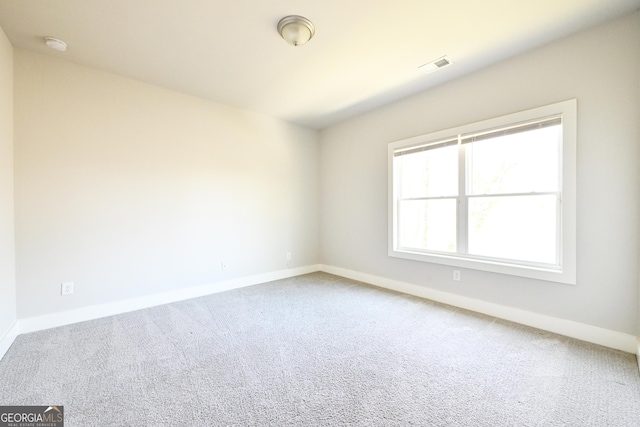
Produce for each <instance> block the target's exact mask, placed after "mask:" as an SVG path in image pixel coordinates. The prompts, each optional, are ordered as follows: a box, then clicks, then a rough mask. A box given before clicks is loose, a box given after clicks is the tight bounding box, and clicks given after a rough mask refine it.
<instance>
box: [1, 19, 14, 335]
mask: <svg viewBox="0 0 640 427" xmlns="http://www.w3.org/2000/svg"><path fill="white" fill-rule="evenodd" d="M15 277H16V276H15V241H14V223H13V47H11V43H9V40H7V37H6V36H5V34H4V32H3V31H2V29H0V340H1V339H2V337H4V336H5V334H6V333H7V332H8V331H9V330H10V329H11V327H12V326H13V325H14V324H15V322H16V281H15Z"/></svg>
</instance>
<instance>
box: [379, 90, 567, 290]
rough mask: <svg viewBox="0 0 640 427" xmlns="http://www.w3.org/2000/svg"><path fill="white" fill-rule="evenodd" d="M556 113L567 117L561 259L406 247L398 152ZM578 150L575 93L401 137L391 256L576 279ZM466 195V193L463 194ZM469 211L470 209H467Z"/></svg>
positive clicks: (392, 195)
mask: <svg viewBox="0 0 640 427" xmlns="http://www.w3.org/2000/svg"><path fill="white" fill-rule="evenodd" d="M552 116H560V117H561V118H562V141H561V144H562V147H561V155H560V161H561V174H560V201H561V202H560V207H559V210H560V212H559V224H558V226H559V230H558V232H559V236H560V237H559V248H558V249H559V260H560V262H559V265H558V266H538V265H527V264H526V263H518V262H517V261H514V262H511V261H508V260H504V261H502V260H486V259H478V258H474V257H472V256H469V255H463V254H458V253H451V254H446V253H431V252H429V253H425V252H417V251H411V250H407V249H403V248H400V247H399V246H398V241H397V230H398V215H397V214H398V209H397V206H398V203H397V200H398V196H399V191H398V189H397V188H396V187H397V181H398V180H397V179H396V175H395V174H396V173H397V171H394V153H396V152H397V151H399V150H406V149H409V148H411V147H417V146H424V145H427V144H429V143H431V142H437V141H443V140H446V139H450V138H452V137H457V136H459V135H467V134H472V133H476V132H481V131H484V130H491V129H498V128H501V127H505V126H509V125H513V124H518V123H523V122H528V121H532V120H536V119H543V118H547V117H552ZM576 151H577V101H576V100H575V99H571V100H567V101H562V102H558V103H555V104H551V105H546V106H543V107H538V108H533V109H530V110H526V111H521V112H518V113H513V114H508V115H506V116H501V117H496V118H493V119H489V120H483V121H480V122H476V123H471V124H468V125H464V126H458V127H455V128H451V129H446V130H442V131H438V132H433V133H429V134H426V135H420V136H416V137H413V138H408V139H403V140H400V141H395V142H392V143H390V144H389V146H388V156H387V159H388V209H389V211H388V253H389V256H391V257H397V258H404V259H410V260H415V261H424V262H430V263H436V264H443V265H448V266H452V267H459V268H468V269H473V270H482V271H490V272H494V273H501V274H508V275H513V276H520V277H528V278H532V279H539V280H546V281H552V282H558V283H565V284H571V285H575V284H576ZM458 200H460V195H459V199H458ZM462 215H466V211H465V212H463V213H462Z"/></svg>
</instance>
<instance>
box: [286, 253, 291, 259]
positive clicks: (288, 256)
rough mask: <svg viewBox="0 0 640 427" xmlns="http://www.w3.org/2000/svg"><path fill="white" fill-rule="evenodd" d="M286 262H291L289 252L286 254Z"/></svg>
mask: <svg viewBox="0 0 640 427" xmlns="http://www.w3.org/2000/svg"><path fill="white" fill-rule="evenodd" d="M287 261H291V252H287Z"/></svg>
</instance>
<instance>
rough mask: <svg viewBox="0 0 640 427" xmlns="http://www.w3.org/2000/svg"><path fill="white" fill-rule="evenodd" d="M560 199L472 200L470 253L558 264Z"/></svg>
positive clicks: (493, 198)
mask: <svg viewBox="0 0 640 427" xmlns="http://www.w3.org/2000/svg"><path fill="white" fill-rule="evenodd" d="M556 242H557V229H556V196H555V195H544V196H511V197H510V196H505V197H474V198H471V199H469V254H472V255H480V256H487V257H494V258H504V259H513V260H522V261H530V262H538V263H545V264H556V250H557V248H556Z"/></svg>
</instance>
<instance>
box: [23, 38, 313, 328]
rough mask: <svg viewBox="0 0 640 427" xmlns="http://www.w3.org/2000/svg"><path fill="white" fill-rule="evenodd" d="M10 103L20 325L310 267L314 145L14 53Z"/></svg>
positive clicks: (290, 129) (209, 106) (260, 123)
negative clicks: (67, 286)
mask: <svg viewBox="0 0 640 427" xmlns="http://www.w3.org/2000/svg"><path fill="white" fill-rule="evenodd" d="M15 99H16V103H15V181H16V187H15V191H16V242H17V243H16V259H17V261H16V266H17V267H16V270H17V273H16V274H17V285H18V297H17V304H18V317H19V318H26V317H30V316H38V315H43V314H48V313H54V312H59V311H63V310H69V309H74V308H81V307H86V306H90V305H93V304H101V303H108V302H113V301H118V300H122V299H126V298H135V297H140V296H144V295H149V294H154V293H160V292H169V291H175V290H179V289H182V288H187V287H190V286H196V285H203V284H211V283H216V282H218V281H222V280H228V279H232V278H236V277H244V276H249V275H256V274H262V273H268V272H273V271H278V270H284V269H286V268H287V265H286V258H285V254H286V252H291V253H292V261H291V264H290V266H291V267H297V266H305V265H311V264H317V262H318V214H317V212H318V202H317V200H318V188H319V184H318V179H319V172H318V134H317V132H316V131H311V130H308V129H305V128H302V127H299V126H295V125H292V124H289V123H286V122H282V121H278V120H274V119H270V118H267V117H264V116H260V115H256V114H252V113H249V112H246V111H242V110H238V109H234V108H230V107H225V106H221V105H218V104H215V103H211V102H208V101H204V100H201V99H197V98H193V97H190V96H186V95H183V94H179V93H176V92H171V91H168V90H164V89H161V88H158V87H154V86H150V85H147V84H143V83H140V82H137V81H133V80H129V79H126V78H122V77H119V76H115V75H112V74H108V73H104V72H100V71H96V70H93V69H89V68H85V67H81V66H78V65H74V64H71V63H69V62H66V61H63V60H60V59H57V58H53V57H50V56H45V55H41V54H36V53H32V52H28V51H24V50H20V49H16V50H15ZM222 261H225V262H226V263H227V264H228V269H227V270H224V271H222V269H221V262H222ZM63 281H73V282H74V283H75V294H74V295H72V296H67V297H61V296H60V283H61V282H63Z"/></svg>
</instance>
